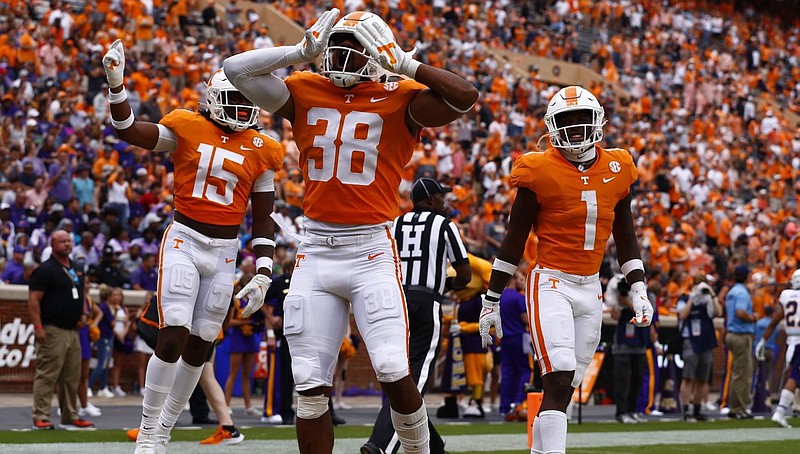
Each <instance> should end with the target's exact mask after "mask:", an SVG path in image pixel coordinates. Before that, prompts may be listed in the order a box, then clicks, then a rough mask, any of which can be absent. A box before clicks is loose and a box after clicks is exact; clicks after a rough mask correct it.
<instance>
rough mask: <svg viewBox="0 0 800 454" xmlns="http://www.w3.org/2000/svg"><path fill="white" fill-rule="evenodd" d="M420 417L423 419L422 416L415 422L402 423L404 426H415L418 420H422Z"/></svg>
mask: <svg viewBox="0 0 800 454" xmlns="http://www.w3.org/2000/svg"><path fill="white" fill-rule="evenodd" d="M422 419H423V418H420V419H419V421H417V422H412V423H411V424H409V423H407V422H404V423H403V425H404V426H406V427H414V426H417V425H419V423H420V422H422Z"/></svg>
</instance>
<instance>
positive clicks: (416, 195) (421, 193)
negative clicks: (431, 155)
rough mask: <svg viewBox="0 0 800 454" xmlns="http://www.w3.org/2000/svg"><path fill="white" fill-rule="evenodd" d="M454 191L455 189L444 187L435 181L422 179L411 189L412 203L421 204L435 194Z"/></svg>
mask: <svg viewBox="0 0 800 454" xmlns="http://www.w3.org/2000/svg"><path fill="white" fill-rule="evenodd" d="M452 190H453V188H450V187H447V186H442V185H441V184H439V182H438V181H436V180H434V179H431V178H420V179H419V180H417V181H416V183H414V187H413V188H412V189H411V201H412V202H414V203H417V202H421V201H423V200H426V199H428V198H429V197H431V196H432V195H434V194H446V193H448V192H450V191H452Z"/></svg>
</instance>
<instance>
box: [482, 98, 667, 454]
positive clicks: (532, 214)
mask: <svg viewBox="0 0 800 454" xmlns="http://www.w3.org/2000/svg"><path fill="white" fill-rule="evenodd" d="M604 115H605V114H604V111H603V108H602V107H601V106H600V103H599V102H598V101H597V99H596V98H595V97H594V96H593V95H592V94H591V93H590V92H588V91H587V90H585V89H583V88H581V87H576V86H572V87H566V88H563V89H561V90H560V91H559V92H558V93H556V95H555V96H554V97H553V99H551V100H550V103H549V104H548V107H547V112H546V114H545V118H544V121H545V124H546V126H547V129H548V132H549V138H550V143H551V144H552V147H551V148H548V149H547V150H546V151H545V152H543V153H539V152H534V153H528V154H525V155H523V156H521V157H519V158H518V159H517V161H516V162H515V163H514V168H513V170H512V172H511V185H512V186H514V187H516V188H517V197H516V199H515V200H514V205H513V206H512V208H511V217H510V221H509V225H508V233H507V234H506V237H505V239H504V240H503V243H502V245H501V247H500V252H499V253H498V256H497V258H496V259H495V261H494V264H493V265H492V277H491V280H490V282H489V290H488V291H487V292H486V295H485V296H484V300H483V310H482V311H481V316H480V322H479V328H480V332H481V337H482V338H483V341H484V345H486V344H489V343H491V342H492V341H491V335H490V332H489V331H490V328H491V327H495V329H496V330H497V335H498V337H502V335H503V333H502V327H501V325H500V314H499V310H498V309H499V297H500V292H502V291H503V289H504V288H505V286H506V283H507V282H508V280H509V279H510V278H511V276H512V275H513V274H514V272H515V271H516V265H517V264H518V263H519V260H520V258H521V256H522V252H523V250H524V249H525V241H526V240H527V238H528V233H529V232H530V230H531V227H533V228H534V231H535V232H536V235H537V236H538V238H539V253H538V255H537V263H536V266H535V267H533V268H531V271H530V273H529V274H528V280H527V285H526V287H527V288H526V299H527V306H528V316H529V319H530V330H531V339H532V340H533V346H534V351H535V353H536V359H537V361H538V362H539V367H540V368H541V370H542V375H543V377H542V382H543V388H544V396H543V399H542V404H541V406H540V411H539V414H538V416H537V417H536V419H535V422H534V424H533V440H534V442H533V447H532V450H531V453H543V452H544V453H563V452H565V450H566V440H567V415H566V409H567V404H568V403H569V400H570V398H571V397H572V393H573V391H574V389H575V387H576V386H578V385H579V384H580V382H581V380H582V378H583V374H584V372H585V371H586V368H587V367H588V365H589V363H590V362H591V360H592V356H593V355H594V351H595V349H596V348H597V344H598V343H599V341H600V328H601V325H602V321H603V312H602V311H603V309H602V299H603V295H602V290H601V287H600V281H599V278H598V272H599V271H600V263H601V262H602V260H603V254H604V251H605V247H606V242H607V241H608V239H609V237H610V236H611V234H613V235H614V239H615V242H616V245H617V252H618V254H619V263H620V265H621V266H622V272H623V274H625V278H626V280H627V281H628V283H629V284H630V286H631V291H630V297H631V302H632V305H633V309H634V311H635V314H636V316H635V317H634V319H633V320H631V322H634V323H635V324H636V325H637V326H648V325H649V324H650V321H651V318H652V314H653V308H652V306H651V304H650V302H649V301H648V299H647V291H646V288H645V285H644V266H643V264H642V261H641V259H640V255H639V246H638V243H637V241H636V235H635V233H634V227H633V216H632V214H631V206H630V202H631V195H630V187H631V184H633V183H634V182H635V181H636V178H637V172H636V167H635V165H634V164H633V160H632V158H631V156H630V154H628V152H626V151H624V150H619V149H603V148H601V147H599V146H597V145H596V144H597V143H598V142H600V141H601V140H602V138H603V124H604V120H603V118H604Z"/></svg>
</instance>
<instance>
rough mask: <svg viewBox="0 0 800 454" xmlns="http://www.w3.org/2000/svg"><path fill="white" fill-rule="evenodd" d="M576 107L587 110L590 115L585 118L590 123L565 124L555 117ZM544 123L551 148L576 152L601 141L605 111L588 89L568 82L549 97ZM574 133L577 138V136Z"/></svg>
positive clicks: (578, 109) (576, 109) (572, 110)
mask: <svg viewBox="0 0 800 454" xmlns="http://www.w3.org/2000/svg"><path fill="white" fill-rule="evenodd" d="M580 110H585V111H588V112H590V113H591V117H587V118H591V120H590V122H588V123H579V124H566V123H564V121H563V119H560V118H559V117H560V116H561V114H564V113H567V112H574V111H580ZM544 124H545V126H547V131H548V133H549V136H550V143H551V144H552V145H553V146H554V147H556V148H560V149H562V150H564V151H565V152H567V153H570V154H573V155H580V154H581V153H583V152H585V151H586V150H588V149H589V148H590V147H592V146H594V144H596V143H597V142H600V141H601V140H603V125H604V124H605V112H604V111H603V107H602V106H601V105H600V103H599V102H598V101H597V98H596V97H595V96H594V95H593V94H591V93H590V92H589V90H586V89H585V88H582V87H578V86H576V85H572V86H569V87H564V88H562V89H561V90H559V91H558V93H556V94H555V96H553V98H552V99H550V104H548V105H547V112H546V113H545V115H544ZM576 128H577V129H576ZM578 135H580V136H581V137H580V138H578V137H577V136H578ZM570 136H574V137H573V138H570Z"/></svg>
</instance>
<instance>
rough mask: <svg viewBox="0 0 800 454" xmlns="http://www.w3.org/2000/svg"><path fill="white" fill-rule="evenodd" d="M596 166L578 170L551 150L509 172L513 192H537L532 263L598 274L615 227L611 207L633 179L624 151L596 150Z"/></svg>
mask: <svg viewBox="0 0 800 454" xmlns="http://www.w3.org/2000/svg"><path fill="white" fill-rule="evenodd" d="M597 154H598V157H597V161H596V162H595V163H594V165H592V166H591V167H590V168H589V169H588V170H586V171H585V172H581V171H579V170H578V169H577V168H575V166H574V165H572V164H571V163H570V162H569V161H567V160H566V158H564V156H562V155H561V152H559V151H558V150H557V149H555V148H552V147H551V148H548V149H547V151H545V152H543V153H541V152H532V153H527V154H525V155H523V156H521V157H519V158H518V159H517V161H516V162H515V163H514V169H513V170H512V171H511V185H512V186H513V187H523V188H528V189H530V190H531V191H533V192H535V193H536V197H537V199H538V201H539V205H540V207H539V215H538V217H537V219H536V221H535V224H534V230H535V231H536V236H537V237H538V238H539V251H538V256H537V263H538V264H539V265H541V266H543V267H545V268H550V269H556V270H560V271H563V272H565V273H571V274H577V275H581V276H588V275H591V274H594V273H597V272H598V271H599V270H600V263H601V262H602V261H603V254H604V253H605V248H606V242H607V241H608V238H609V237H610V236H611V228H612V225H613V223H614V207H616V205H617V202H619V201H620V200H622V199H623V198H625V196H627V195H628V193H629V192H630V187H631V185H632V184H633V183H634V182H635V181H636V179H637V178H638V173H637V170H636V166H635V165H634V163H633V159H632V158H631V155H630V154H628V152H627V151H625V150H620V149H608V150H605V149H602V148H600V147H597Z"/></svg>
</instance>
